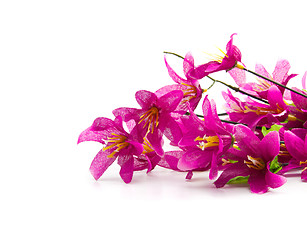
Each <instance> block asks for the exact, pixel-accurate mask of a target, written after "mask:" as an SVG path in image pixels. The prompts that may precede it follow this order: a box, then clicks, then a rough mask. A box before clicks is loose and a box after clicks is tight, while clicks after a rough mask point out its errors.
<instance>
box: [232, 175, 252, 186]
mask: <svg viewBox="0 0 307 240" xmlns="http://www.w3.org/2000/svg"><path fill="white" fill-rule="evenodd" d="M248 178H249V176H246V177H242V176H237V177H234V178H232V179H230V180H229V181H228V183H227V184H242V183H247V181H248Z"/></svg>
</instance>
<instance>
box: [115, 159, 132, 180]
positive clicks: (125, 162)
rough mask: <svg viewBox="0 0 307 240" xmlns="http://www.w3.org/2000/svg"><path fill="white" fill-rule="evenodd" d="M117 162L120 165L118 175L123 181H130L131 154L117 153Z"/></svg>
mask: <svg viewBox="0 0 307 240" xmlns="http://www.w3.org/2000/svg"><path fill="white" fill-rule="evenodd" d="M118 164H119V165H120V166H121V169H120V171H119V175H120V176H121V178H122V179H123V181H124V182H125V183H130V182H131V180H132V177H133V164H134V158H133V156H132V155H130V154H125V155H119V156H118Z"/></svg>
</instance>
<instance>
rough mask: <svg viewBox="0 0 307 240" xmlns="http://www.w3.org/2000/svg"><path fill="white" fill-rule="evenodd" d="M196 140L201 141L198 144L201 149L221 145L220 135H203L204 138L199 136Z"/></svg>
mask: <svg viewBox="0 0 307 240" xmlns="http://www.w3.org/2000/svg"><path fill="white" fill-rule="evenodd" d="M194 141H200V142H199V145H197V146H198V147H199V148H200V149H201V150H205V148H208V147H216V146H219V143H220V140H219V138H218V136H208V137H206V135H205V136H203V137H202V138H201V137H199V136H198V137H197V138H195V139H194Z"/></svg>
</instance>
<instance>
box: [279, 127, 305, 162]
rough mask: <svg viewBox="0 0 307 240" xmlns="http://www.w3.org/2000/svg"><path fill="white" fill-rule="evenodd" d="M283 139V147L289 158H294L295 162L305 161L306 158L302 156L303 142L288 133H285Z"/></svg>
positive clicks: (303, 151) (303, 150)
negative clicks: (289, 155) (284, 146)
mask: <svg viewBox="0 0 307 240" xmlns="http://www.w3.org/2000/svg"><path fill="white" fill-rule="evenodd" d="M284 138H285V145H286V147H287V150H288V152H289V153H290V154H291V156H292V157H294V158H296V159H297V160H300V161H305V160H306V157H307V156H306V155H305V154H304V153H305V151H306V150H305V148H304V145H305V142H304V140H302V139H301V138H299V137H298V136H296V135H295V134H293V133H292V132H290V131H285V133H284Z"/></svg>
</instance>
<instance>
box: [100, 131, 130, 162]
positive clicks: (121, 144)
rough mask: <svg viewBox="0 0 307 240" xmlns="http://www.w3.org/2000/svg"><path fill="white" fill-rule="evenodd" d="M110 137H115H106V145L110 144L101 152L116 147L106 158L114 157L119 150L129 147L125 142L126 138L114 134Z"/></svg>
mask: <svg viewBox="0 0 307 240" xmlns="http://www.w3.org/2000/svg"><path fill="white" fill-rule="evenodd" d="M112 135H114V136H116V137H108V140H107V142H108V143H112V144H111V145H109V146H106V147H104V148H103V151H106V150H108V149H111V148H115V147H116V149H115V150H114V151H113V152H112V153H111V154H109V155H108V158H112V157H114V155H115V154H116V153H118V152H119V151H120V150H122V149H123V148H125V147H128V146H129V143H128V142H126V139H127V137H126V136H123V135H118V134H115V133H112Z"/></svg>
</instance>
